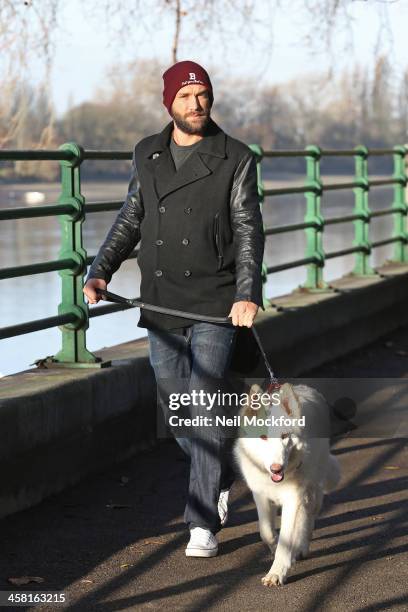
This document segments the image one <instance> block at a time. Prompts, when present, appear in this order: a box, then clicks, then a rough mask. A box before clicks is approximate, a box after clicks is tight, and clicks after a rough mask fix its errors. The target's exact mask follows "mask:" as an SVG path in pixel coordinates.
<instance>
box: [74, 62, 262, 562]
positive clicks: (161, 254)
mask: <svg viewBox="0 0 408 612" xmlns="http://www.w3.org/2000/svg"><path fill="white" fill-rule="evenodd" d="M163 81H164V89H163V104H164V105H165V107H166V108H167V110H168V112H169V114H170V116H171V118H172V120H171V122H170V123H168V124H167V125H166V127H165V128H164V129H163V130H162V131H161V132H159V133H158V134H154V135H152V136H148V137H146V138H143V139H142V140H141V141H140V142H138V143H137V144H136V146H135V148H134V153H133V160H132V175H131V180H130V183H129V189H128V194H127V197H126V200H125V203H124V205H123V207H122V208H121V210H120V212H119V214H118V216H117V218H116V220H115V222H114V224H113V226H112V227H111V229H110V231H109V233H108V235H107V237H106V239H105V241H104V243H103V244H102V246H101V248H100V249H99V252H98V254H97V256H96V258H95V260H94V262H93V264H92V266H91V268H90V271H89V274H88V276H87V280H86V284H85V287H84V293H85V294H86V296H87V297H88V300H89V303H91V304H94V303H96V302H98V301H99V299H100V296H99V295H98V294H97V293H96V289H97V288H102V289H106V287H107V284H108V283H109V282H110V280H111V278H112V275H113V274H114V272H115V271H116V270H117V269H118V268H119V266H120V265H121V263H122V262H123V261H124V260H125V259H126V258H127V257H128V256H129V254H130V253H131V252H132V251H133V249H134V248H135V247H136V245H137V244H138V243H139V242H140V249H139V253H138V258H137V262H138V264H139V267H140V272H141V286H140V296H141V300H142V301H143V302H146V303H150V304H155V305H157V306H164V307H167V308H172V309H177V310H182V311H187V312H189V313H195V314H200V315H210V316H219V317H227V316H228V317H231V324H229V325H228V324H225V325H223V324H214V323H204V322H197V321H195V320H193V319H188V318H186V319H181V318H180V317H175V316H170V315H165V314H160V313H156V312H152V311H147V310H143V309H142V311H141V315H140V320H139V323H138V326H139V327H144V328H147V333H148V338H149V351H150V352H149V355H150V357H149V358H150V363H151V365H152V367H153V370H154V373H155V377H156V380H157V384H158V387H159V386H160V381H161V380H164V379H165V380H168V379H173V380H176V379H184V380H186V381H187V383H188V388H189V389H190V390H192V389H195V390H197V389H203V388H205V387H206V380H208V379H209V378H223V377H224V376H225V374H226V372H227V370H228V367H229V364H230V360H231V355H232V350H233V347H234V341H235V337H236V332H237V327H240V326H246V327H251V325H252V324H253V321H254V319H255V316H256V314H257V311H258V308H259V307H261V308H263V303H262V278H261V267H262V259H263V251H264V233H263V226H262V216H261V212H260V203H259V196H258V188H257V171H256V158H255V155H254V154H253V153H252V151H251V150H250V149H249V147H248V146H247V145H246V144H244V143H243V142H240V141H239V140H236V139H235V138H232V137H231V136H229V135H227V134H226V133H225V132H224V131H223V130H222V129H221V128H220V127H219V126H218V125H217V124H216V123H215V121H214V120H213V119H212V118H211V116H210V113H211V109H212V105H213V101H214V96H213V88H212V84H211V81H210V77H209V75H208V73H207V72H206V70H204V68H203V67H202V66H200V65H199V64H197V63H195V62H192V61H182V62H178V63H176V64H174V65H173V66H171V67H170V68H169V69H168V70H166V72H165V73H164V74H163ZM130 292H131V291H130ZM191 410H192V411H193V408H191ZM191 416H194V415H193V412H192V414H191ZM209 429H210V431H206V432H205V435H204V436H203V438H201V437H200V436H197V435H195V436H193V437H189V436H187V437H179V438H177V441H178V442H179V444H180V446H181V447H182V448H183V450H184V451H185V452H186V453H187V454H188V455H189V456H190V460H191V461H190V482H189V490H188V496H187V504H186V509H185V513H184V520H185V522H186V524H187V525H188V527H189V529H190V541H189V543H188V545H187V548H186V555H187V556H195V557H212V556H215V555H216V554H217V552H218V543H217V539H216V535H215V534H216V533H217V532H218V531H219V529H220V528H221V527H222V526H223V525H224V524H225V522H226V519H227V509H228V506H227V503H228V494H229V489H230V487H231V485H232V482H233V480H234V472H233V469H232V466H231V465H230V462H229V456H228V453H226V452H225V449H226V448H227V446H228V444H227V441H226V439H225V438H224V437H223V436H221V435H219V432H218V431H217V429H216V428H212V430H211V428H209ZM204 438H205V439H204Z"/></svg>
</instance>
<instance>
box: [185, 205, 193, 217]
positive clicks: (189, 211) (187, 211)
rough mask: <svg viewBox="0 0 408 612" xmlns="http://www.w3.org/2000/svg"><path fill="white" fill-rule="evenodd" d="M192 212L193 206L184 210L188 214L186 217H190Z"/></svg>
mask: <svg viewBox="0 0 408 612" xmlns="http://www.w3.org/2000/svg"><path fill="white" fill-rule="evenodd" d="M192 210H193V209H192V208H191V206H188V207H187V208H185V209H184V212H185V213H186V215H189V214H190V213H191V211H192Z"/></svg>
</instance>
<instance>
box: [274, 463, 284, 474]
mask: <svg viewBox="0 0 408 612" xmlns="http://www.w3.org/2000/svg"><path fill="white" fill-rule="evenodd" d="M281 469H282V465H281V464H280V463H272V465H271V472H280V471H281Z"/></svg>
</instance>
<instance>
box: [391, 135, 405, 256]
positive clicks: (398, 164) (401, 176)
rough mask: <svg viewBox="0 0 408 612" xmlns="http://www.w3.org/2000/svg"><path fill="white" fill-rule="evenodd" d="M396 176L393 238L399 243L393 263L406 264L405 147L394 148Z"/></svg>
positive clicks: (396, 245) (393, 204)
mask: <svg viewBox="0 0 408 612" xmlns="http://www.w3.org/2000/svg"><path fill="white" fill-rule="evenodd" d="M394 151H395V153H394V155H393V158H394V174H393V178H394V179H396V180H398V183H397V184H396V185H394V201H393V203H392V210H393V211H394V214H393V218H394V228H393V234H392V236H393V238H395V237H398V238H399V241H398V242H396V243H395V247H394V256H393V258H392V260H391V261H398V262H401V263H404V262H406V261H407V246H406V245H407V240H408V234H407V227H406V223H407V221H406V219H407V211H408V206H407V203H406V200H405V189H406V185H407V176H406V174H405V167H404V166H405V155H406V153H407V149H406V148H405V147H404V146H396V147H394Z"/></svg>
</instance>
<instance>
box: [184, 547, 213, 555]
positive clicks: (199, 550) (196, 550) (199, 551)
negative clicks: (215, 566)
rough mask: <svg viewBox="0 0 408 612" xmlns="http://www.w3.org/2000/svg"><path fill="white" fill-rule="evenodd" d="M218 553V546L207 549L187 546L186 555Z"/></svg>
mask: <svg viewBox="0 0 408 612" xmlns="http://www.w3.org/2000/svg"><path fill="white" fill-rule="evenodd" d="M217 554H218V548H211V549H210V550H208V549H207V550H206V549H203V548H188V549H187V548H186V557H215V556H216V555H217Z"/></svg>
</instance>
